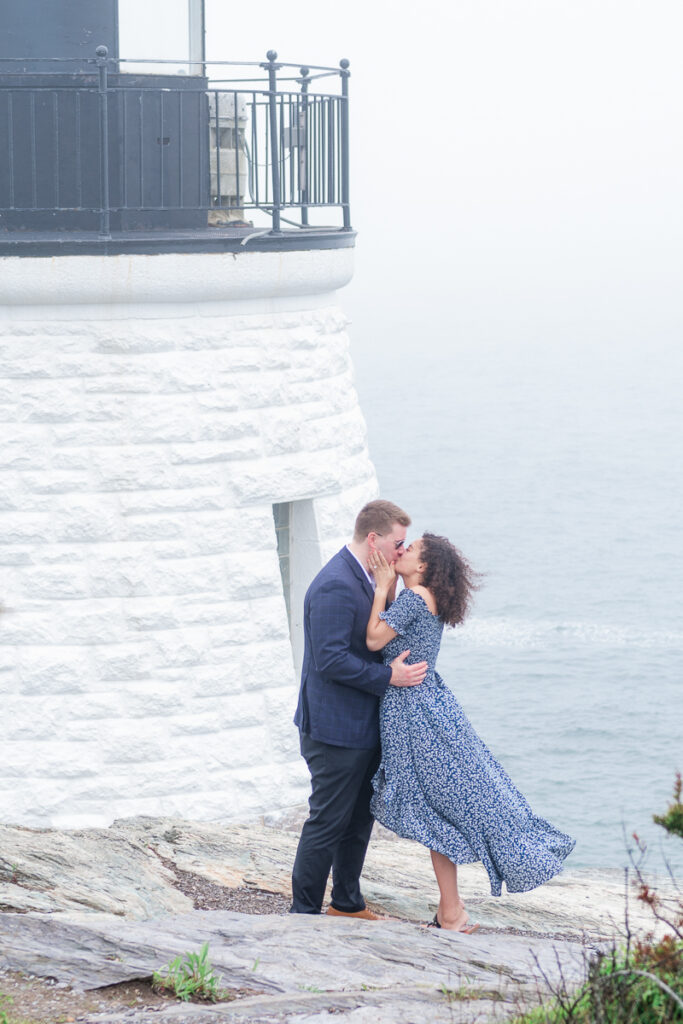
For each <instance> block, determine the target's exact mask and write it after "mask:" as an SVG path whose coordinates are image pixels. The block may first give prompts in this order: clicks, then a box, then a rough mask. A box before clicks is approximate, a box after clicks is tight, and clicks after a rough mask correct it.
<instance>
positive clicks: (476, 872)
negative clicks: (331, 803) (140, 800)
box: [0, 818, 652, 1024]
mask: <svg viewBox="0 0 683 1024" xmlns="http://www.w3.org/2000/svg"><path fill="white" fill-rule="evenodd" d="M297 840H298V828H293V829H292V830H289V829H288V828H287V827H286V826H282V825H280V826H278V827H275V826H274V825H267V824H264V823H260V824H249V825H219V824H211V823H209V824H207V823H198V822H191V821H183V820H176V819H164V818H135V819H129V820H125V821H117V822H115V823H114V824H113V825H112V826H111V828H108V829H99V830H98V829H89V830H83V831H67V832H61V831H56V830H52V829H47V830H35V829H28V828H21V827H12V826H0V911H2V912H0V968H2V969H10V970H17V971H21V972H24V973H28V974H30V975H35V976H38V977H50V978H56V979H58V980H59V981H60V982H63V983H66V984H69V985H72V986H74V987H76V988H85V989H94V988H98V987H102V986H106V985H111V984H115V983H117V982H122V981H128V980H131V979H138V978H145V977H149V976H150V975H151V974H152V972H153V971H154V970H156V969H160V968H162V967H163V966H164V964H166V963H167V962H168V961H169V960H170V959H172V958H173V957H175V956H177V955H179V954H182V953H185V952H188V951H192V952H197V951H198V950H199V948H200V947H201V945H202V944H203V943H204V942H209V946H210V958H211V961H212V963H213V965H214V967H215V969H216V971H217V973H218V974H219V976H220V983H221V985H223V986H224V987H225V988H226V989H228V990H233V991H234V992H235V994H236V995H237V998H236V999H235V1000H234V1001H232V1002H228V1003H221V1004H219V1005H216V1006H196V1005H192V1006H188V1005H185V1004H183V1005H181V1006H176V1005H170V1006H169V1007H168V1008H167V1009H163V1010H161V1011H159V1010H155V1011H154V1012H152V1011H150V1010H130V1011H129V1010H125V1011H121V1010H118V1011H113V1012H107V1013H105V1014H104V1015H102V1014H100V1015H98V1016H96V1017H92V1018H89V1020H91V1022H92V1024H95V1022H96V1021H97V1022H99V1024H125V1022H127V1024H133V1022H134V1024H151V1022H152V1021H156V1022H160V1021H169V1022H178V1024H186V1022H194V1021H197V1022H199V1024H202V1022H205V1021H206V1022H208V1021H214V1022H226V1024H227V1022H238V1021H253V1022H255V1021H268V1022H271V1021H287V1022H291V1024H318V1022H323V1021H327V1020H329V1014H330V1013H334V1014H339V1015H341V1016H342V1018H343V1020H344V1021H345V1022H346V1024H390V1022H391V1024H413V1022H415V1021H423V1020H430V1021H433V1022H435V1024H440V1022H442V1021H443V1022H444V1024H445V1022H447V1021H448V1022H452V1021H453V1020H458V1021H462V1022H468V1021H475V1020H476V1021H480V1022H483V1021H493V1020H503V1019H505V1018H508V1017H510V1016H511V1015H514V1014H515V1013H516V1012H518V1011H519V1010H520V1008H523V1007H527V1006H529V1005H532V1004H534V1003H535V1002H537V1001H538V999H539V998H543V997H544V996H547V995H548V993H549V991H550V990H552V989H553V988H556V987H557V986H559V985H563V984H564V985H568V986H570V987H571V986H573V985H575V984H576V983H577V982H578V981H579V980H580V979H581V977H582V976H583V972H584V969H585V961H586V957H587V955H588V953H589V951H590V946H591V944H592V943H594V942H595V941H600V940H604V939H609V938H613V937H615V936H618V935H619V933H620V931H621V930H622V929H623V922H624V896H625V892H624V876H623V874H622V873H621V872H618V871H603V872H577V871H574V872H572V871H567V872H566V873H565V874H563V875H561V876H560V877H559V878H557V879H554V880H553V881H552V882H550V883H548V884H547V885H545V886H543V887H542V888H540V889H537V890H535V891H534V892H531V893H523V894H517V895H505V896H502V897H499V898H494V897H492V896H491V895H490V889H489V885H488V879H487V877H486V874H485V872H484V871H483V869H482V868H481V866H480V865H466V866H464V867H463V868H462V871H461V878H462V891H463V894H464V896H465V899H466V902H467V906H468V909H469V911H470V914H471V916H472V918H473V919H475V920H478V921H479V922H480V923H481V925H482V929H481V931H480V932H478V933H476V934H474V935H467V936H465V935H460V934H454V933H451V932H445V931H436V930H433V929H426V928H423V927H420V926H419V923H420V922H423V923H424V922H425V921H426V920H428V919H429V918H430V917H431V916H432V914H433V912H434V909H435V906H436V900H437V888H436V883H435V881H434V878H433V876H432V872H431V865H430V858H429V855H428V853H427V851H426V850H425V849H423V847H421V846H419V845H417V844H415V843H410V842H407V841H404V840H399V839H397V838H396V837H393V836H392V835H391V834H390V833H387V832H384V831H383V830H378V833H377V835H376V836H375V837H374V838H373V841H372V843H371V846H370V850H369V853H368V858H367V861H366V867H365V871H364V881H363V888H364V892H365V894H366V898H367V899H368V902H369V903H370V904H371V906H374V907H375V908H377V909H378V910H380V911H383V912H384V913H386V914H388V915H391V916H392V917H393V918H398V920H396V919H393V920H386V921H381V922H365V921H348V920H340V919H335V918H328V917H325V916H322V917H313V918H309V917H301V916H299V915H294V916H290V915H285V914H280V915H278V914H263V915H258V914H257V915H254V914H243V913H235V912H231V911H226V910H210V911H197V910H193V900H192V898H190V896H188V895H184V893H183V892H182V891H180V889H179V878H183V879H185V880H187V878H188V877H190V878H192V877H194V879H195V881H197V882H198V883H199V882H201V881H203V883H204V884H206V883H212V886H213V887H215V886H223V887H225V888H226V889H230V890H235V889H239V890H241V891H244V890H259V891H261V892H262V891H264V890H265V891H267V892H270V893H273V894H287V893H288V892H289V884H290V882H289V877H290V868H291V864H292V860H293V857H294V851H295V849H296V844H297ZM185 873H189V875H188V874H185ZM184 888H185V891H188V889H187V886H184ZM279 905H280V906H282V900H280V904H279ZM285 905H286V904H285ZM629 915H630V927H631V930H632V932H638V931H643V930H648V929H649V928H650V927H651V925H652V921H651V918H650V916H649V913H648V912H647V910H646V908H643V907H642V906H641V905H640V904H638V903H637V902H636V901H635V900H634V899H631V900H630V907H629ZM456 1004H457V1005H456Z"/></svg>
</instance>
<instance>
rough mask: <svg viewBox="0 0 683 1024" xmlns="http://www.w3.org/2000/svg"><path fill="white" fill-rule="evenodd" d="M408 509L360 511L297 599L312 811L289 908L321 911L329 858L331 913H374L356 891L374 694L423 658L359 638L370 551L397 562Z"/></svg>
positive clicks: (365, 823)
mask: <svg viewBox="0 0 683 1024" xmlns="http://www.w3.org/2000/svg"><path fill="white" fill-rule="evenodd" d="M409 525H410V518H409V516H407V515H406V513H405V512H404V511H403V510H402V509H400V508H399V507H398V505H394V504H392V502H390V501H371V502H369V504H367V505H365V507H364V508H362V509H361V511H360V512H359V514H358V517H357V519H356V525H355V530H354V535H353V540H352V541H351V543H350V544H348V545H347V546H346V547H343V548H342V549H341V551H339V552H338V553H337V554H336V555H335V556H334V557H333V558H332V559H330V561H329V562H328V563H327V565H326V566H324V567H323V568H322V569H321V570H320V572H319V573H318V575H317V576H316V578H315V579H314V580H313V582H312V583H311V585H310V587H309V588H308V591H307V593H306V598H305V601H304V639H305V648H304V662H303V668H302V672H301V690H300V693H299V704H298V707H297V709H296V715H295V716H294V722H295V723H296V725H298V727H299V733H300V739H301V753H302V755H303V756H304V757H305V759H306V762H307V764H308V769H309V771H310V773H311V785H312V792H311V796H310V799H309V807H310V813H309V816H308V819H307V821H306V822H305V823H304V826H303V829H302V831H301V838H300V840H299V848H298V850H297V854H296V860H295V862H294V870H293V872H292V895H293V901H292V910H291V912H292V913H294V914H319V913H320V912H321V908H322V903H323V897H324V895H325V886H326V884H327V879H328V876H329V873H330V868H332V899H331V904H330V907H329V909H328V911H327V913H328V914H332V915H336V916H342V917H362V918H366V919H369V920H376V918H377V915H376V914H373V913H372V911H370V910H368V909H367V907H366V906H365V900H364V899H363V896H362V894H361V891H360V875H361V871H362V870H363V862H364V860H365V852H366V850H367V846H368V843H369V841H370V833H371V832H372V825H373V818H372V815H371V813H370V797H371V795H372V785H371V780H372V777H373V775H374V774H375V772H376V771H377V767H378V765H379V758H380V748H379V701H380V698H381V697H382V695H383V694H384V692H385V690H386V688H387V686H417V685H419V684H420V683H421V682H422V680H423V679H424V677H425V675H426V672H427V663H426V662H420V663H419V664H417V665H407V664H405V659H406V658H407V657H408V655H409V653H410V652H409V651H404V652H403V653H402V654H400V655H399V656H398V657H397V658H395V659H394V661H392V662H391V664H390V665H383V664H382V660H381V655H380V654H379V653H375V654H373V653H371V652H370V651H369V650H368V649H367V647H366V644H365V630H366V627H367V624H368V618H369V616H370V609H371V607H372V600H373V596H374V583H373V580H372V576H371V574H370V572H369V570H368V559H369V557H370V556H371V554H372V553H373V552H374V551H381V552H382V554H383V555H384V557H385V558H386V559H387V561H389V562H392V563H395V562H396V561H397V560H398V559H399V558H400V557H401V554H402V552H403V546H404V543H405V538H406V527H407V526H409Z"/></svg>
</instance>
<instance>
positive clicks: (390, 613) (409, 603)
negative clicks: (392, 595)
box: [379, 588, 424, 633]
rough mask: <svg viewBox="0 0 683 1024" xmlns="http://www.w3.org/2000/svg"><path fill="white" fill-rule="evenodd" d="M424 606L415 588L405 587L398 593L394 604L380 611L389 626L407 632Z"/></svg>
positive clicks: (395, 630)
mask: <svg viewBox="0 0 683 1024" xmlns="http://www.w3.org/2000/svg"><path fill="white" fill-rule="evenodd" d="M423 607H424V601H423V600H422V598H420V597H418V596H417V594H416V593H415V591H414V590H409V589H407V588H406V589H405V590H402V591H401V593H400V594H399V595H398V597H397V598H396V600H395V601H394V603H393V604H391V605H389V607H388V608H387V610H386V611H385V612H380V613H379V617H380V619H384V621H385V622H386V624H387V626H391V628H392V629H393V630H394V632H396V633H405V631H406V629H407V628H408V626H409V625H410V623H411V622H413V620H414V619H416V618H417V616H418V615H419V614H420V611H421V610H422V608H423Z"/></svg>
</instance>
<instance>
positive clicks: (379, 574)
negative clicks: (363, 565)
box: [368, 551, 396, 590]
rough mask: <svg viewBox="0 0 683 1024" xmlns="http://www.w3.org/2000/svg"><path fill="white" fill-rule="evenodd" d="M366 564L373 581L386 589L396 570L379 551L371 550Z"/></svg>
mask: <svg viewBox="0 0 683 1024" xmlns="http://www.w3.org/2000/svg"><path fill="white" fill-rule="evenodd" d="M368 566H369V568H370V572H371V573H372V575H373V577H374V579H375V583H376V584H377V586H378V587H379V588H380V589H382V590H388V589H389V587H390V586H391V585H392V583H393V582H394V580H395V579H396V570H395V569H394V567H393V565H390V564H389V562H387V560H386V558H385V557H384V555H383V554H382V552H381V551H371V552H370V558H369V559H368Z"/></svg>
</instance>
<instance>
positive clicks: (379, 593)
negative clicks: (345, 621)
mask: <svg viewBox="0 0 683 1024" xmlns="http://www.w3.org/2000/svg"><path fill="white" fill-rule="evenodd" d="M374 554H375V558H376V565H375V566H374V567H373V570H372V574H373V576H374V578H375V584H376V586H375V599H374V601H373V602H372V608H371V610H370V618H369V620H368V628H367V630H366V631H365V642H366V644H367V646H368V650H370V651H379V650H381V649H382V647H384V646H385V645H386V644H388V643H389V641H390V640H393V638H394V637H395V636H396V630H394V629H392V628H391V626H388V625H387V623H386V622H385V621H384V619H380V617H379V613H380V612H383V611H384V609H385V608H386V606H387V599H388V596H389V593H391V594H392V595H393V594H394V593H395V592H396V573H395V571H394V567H393V565H389V563H388V562H387V560H386V558H385V557H384V555H383V554H382V553H381V551H376V552H375V553H374Z"/></svg>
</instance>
